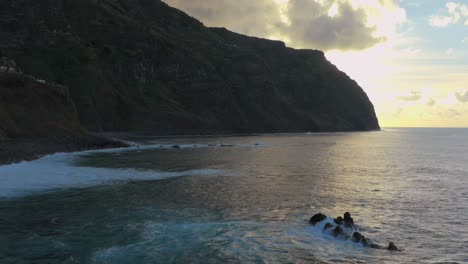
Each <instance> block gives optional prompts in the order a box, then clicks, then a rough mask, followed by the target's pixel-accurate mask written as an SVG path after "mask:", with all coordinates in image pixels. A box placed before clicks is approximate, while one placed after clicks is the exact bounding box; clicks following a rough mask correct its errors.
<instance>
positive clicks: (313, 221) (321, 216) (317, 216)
mask: <svg viewBox="0 0 468 264" xmlns="http://www.w3.org/2000/svg"><path fill="white" fill-rule="evenodd" d="M326 218H327V216H326V215H324V214H322V213H318V214H315V215H314V216H312V217H311V218H310V220H309V223H310V224H312V225H315V224H317V223H319V222H322V221H323V220H325V219H326Z"/></svg>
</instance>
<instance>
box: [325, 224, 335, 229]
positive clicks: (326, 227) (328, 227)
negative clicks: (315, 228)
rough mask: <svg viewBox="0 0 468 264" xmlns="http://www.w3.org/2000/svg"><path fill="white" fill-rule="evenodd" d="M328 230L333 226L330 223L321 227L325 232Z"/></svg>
mask: <svg viewBox="0 0 468 264" xmlns="http://www.w3.org/2000/svg"><path fill="white" fill-rule="evenodd" d="M330 228H333V225H332V224H330V223H326V224H325V226H324V227H323V230H327V229H330Z"/></svg>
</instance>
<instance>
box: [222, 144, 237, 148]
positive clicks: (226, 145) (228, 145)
mask: <svg viewBox="0 0 468 264" xmlns="http://www.w3.org/2000/svg"><path fill="white" fill-rule="evenodd" d="M220 146H221V147H234V145H231V144H221V145H220Z"/></svg>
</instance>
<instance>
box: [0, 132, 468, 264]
mask: <svg viewBox="0 0 468 264" xmlns="http://www.w3.org/2000/svg"><path fill="white" fill-rule="evenodd" d="M126 140H127V141H128V142H131V143H132V144H133V145H134V146H132V147H130V148H127V149H113V150H98V151H85V152H81V153H66V154H64V153H62V154H54V155H50V156H46V157H44V158H42V159H39V160H35V161H29V162H22V163H18V164H13V165H7V166H1V167H0V263H1V264H4V263H15V264H16V263H96V264H97V263H99V264H100V263H112V264H114V263H115V264H119V263H128V264H130V263H468V129H445V128H444V129H416V128H395V129H384V130H383V131H376V132H356V133H319V134H313V133H307V134H268V135H252V136H231V137H191V138H190V137H185V138H155V137H148V136H147V137H129V138H126ZM174 145H177V148H174V147H173V146H174ZM319 212H321V213H323V214H326V215H327V216H328V218H327V219H326V220H325V221H328V222H333V221H332V218H333V217H337V216H343V213H345V212H350V213H351V215H352V217H353V218H354V222H355V230H357V231H359V232H360V233H362V234H363V235H365V236H366V237H367V238H369V239H370V240H371V241H372V242H373V243H375V244H379V245H382V246H383V247H386V246H387V245H388V243H389V242H394V243H395V244H396V246H397V247H398V248H399V249H401V251H389V250H386V249H373V248H368V247H364V246H362V245H361V244H359V243H354V242H352V241H351V240H349V239H348V240H347V239H343V238H341V237H338V238H335V237H334V236H333V235H331V234H330V232H326V231H323V223H320V224H317V225H315V226H313V225H311V224H309V223H308V220H309V218H310V217H311V216H312V215H314V214H316V213H319Z"/></svg>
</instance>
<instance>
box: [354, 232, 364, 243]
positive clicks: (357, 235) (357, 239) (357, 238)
mask: <svg viewBox="0 0 468 264" xmlns="http://www.w3.org/2000/svg"><path fill="white" fill-rule="evenodd" d="M362 237H363V236H362V234H361V233H359V232H354V233H353V242H356V243H359V242H361V239H362Z"/></svg>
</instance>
